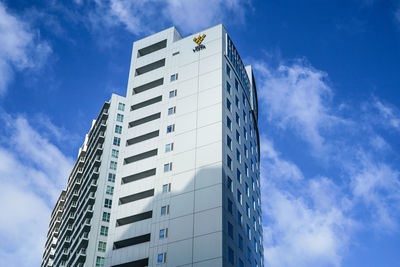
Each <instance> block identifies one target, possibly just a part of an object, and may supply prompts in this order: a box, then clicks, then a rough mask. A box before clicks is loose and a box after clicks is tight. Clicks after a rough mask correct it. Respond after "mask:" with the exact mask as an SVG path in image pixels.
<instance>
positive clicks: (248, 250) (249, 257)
mask: <svg viewBox="0 0 400 267" xmlns="http://www.w3.org/2000/svg"><path fill="white" fill-rule="evenodd" d="M247 259H248V260H249V261H250V260H251V250H250V248H249V247H247Z"/></svg>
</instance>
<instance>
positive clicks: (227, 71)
mask: <svg viewBox="0 0 400 267" xmlns="http://www.w3.org/2000/svg"><path fill="white" fill-rule="evenodd" d="M226 75H228V77H229V78H230V77H231V68H230V67H229V66H228V64H226Z"/></svg>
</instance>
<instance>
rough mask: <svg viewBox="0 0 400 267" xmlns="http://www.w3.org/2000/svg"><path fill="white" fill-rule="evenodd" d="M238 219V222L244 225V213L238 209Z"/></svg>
mask: <svg viewBox="0 0 400 267" xmlns="http://www.w3.org/2000/svg"><path fill="white" fill-rule="evenodd" d="M237 216H238V217H237V220H238V224H239V225H243V216H242V214H241V213H240V211H238V213H237Z"/></svg>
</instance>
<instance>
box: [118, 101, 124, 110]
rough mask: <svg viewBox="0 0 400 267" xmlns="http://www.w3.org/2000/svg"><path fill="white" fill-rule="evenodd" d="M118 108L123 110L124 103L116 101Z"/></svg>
mask: <svg viewBox="0 0 400 267" xmlns="http://www.w3.org/2000/svg"><path fill="white" fill-rule="evenodd" d="M118 110H121V111H124V110H125V104H124V103H118Z"/></svg>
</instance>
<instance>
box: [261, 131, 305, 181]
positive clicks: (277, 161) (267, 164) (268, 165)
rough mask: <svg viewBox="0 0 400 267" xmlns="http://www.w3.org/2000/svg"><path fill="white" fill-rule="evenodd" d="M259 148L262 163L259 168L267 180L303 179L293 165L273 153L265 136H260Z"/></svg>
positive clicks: (272, 147) (273, 150)
mask: <svg viewBox="0 0 400 267" xmlns="http://www.w3.org/2000/svg"><path fill="white" fill-rule="evenodd" d="M260 146H261V151H260V152H261V157H262V161H263V165H262V166H261V168H263V169H262V171H263V172H264V174H267V175H268V178H269V179H274V180H277V179H285V180H300V179H303V174H302V173H301V171H300V169H299V168H298V167H297V166H296V165H295V164H293V163H291V162H288V161H286V160H282V159H281V158H280V156H279V154H278V152H276V151H275V149H274V145H273V143H272V141H271V140H269V139H267V138H266V137H265V136H261V138H260Z"/></svg>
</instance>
